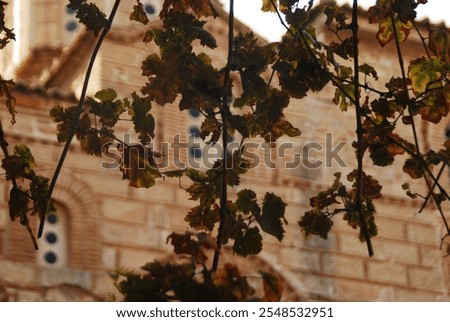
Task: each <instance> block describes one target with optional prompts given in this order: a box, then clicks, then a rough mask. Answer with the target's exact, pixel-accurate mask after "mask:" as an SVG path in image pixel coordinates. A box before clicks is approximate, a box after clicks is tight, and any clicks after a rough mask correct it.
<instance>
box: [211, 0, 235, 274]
mask: <svg viewBox="0 0 450 322" xmlns="http://www.w3.org/2000/svg"><path fill="white" fill-rule="evenodd" d="M229 9H230V10H229V16H228V59H227V65H226V66H225V75H224V88H225V94H224V96H223V98H222V109H221V116H222V123H223V124H222V150H223V151H222V158H223V161H222V182H221V191H220V222H219V229H218V232H217V248H216V250H215V251H214V258H213V264H212V271H213V272H216V271H217V268H218V266H219V259H220V250H221V248H222V243H223V234H224V229H225V220H226V217H227V214H228V205H227V201H228V182H227V169H228V151H227V147H228V140H227V139H228V137H227V134H228V115H229V114H230V104H231V101H232V99H231V98H232V93H231V86H229V82H230V72H231V68H232V66H231V65H232V64H233V40H234V0H231V1H230V8H229Z"/></svg>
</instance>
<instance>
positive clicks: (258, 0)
mask: <svg viewBox="0 0 450 322" xmlns="http://www.w3.org/2000/svg"><path fill="white" fill-rule="evenodd" d="M220 1H221V2H222V3H223V4H224V6H225V8H228V6H229V2H230V1H229V0H220ZM315 2H316V3H318V2H319V0H315ZM337 2H338V3H339V4H343V3H350V4H351V3H353V1H349V0H337ZM375 2H376V0H360V1H358V3H359V4H360V6H361V7H363V8H365V9H367V8H369V7H370V6H372V5H374V4H375ZM300 3H301V4H303V5H305V6H306V5H307V4H308V0H301V1H300ZM261 4H262V0H234V7H235V17H236V18H237V19H239V20H241V21H242V22H244V23H246V24H247V25H250V26H251V27H253V29H254V30H255V31H256V32H257V33H259V34H261V35H263V36H264V37H266V38H267V39H268V40H269V41H276V40H278V39H279V38H280V37H281V35H282V34H283V33H284V30H285V29H284V27H283V26H282V25H281V24H280V21H279V20H278V17H277V15H276V14H274V13H264V12H261V11H260V9H261ZM417 15H418V18H419V19H423V18H425V17H428V18H429V19H430V20H431V21H432V22H440V21H443V20H446V21H447V25H449V24H450V1H448V0H428V3H427V4H425V5H419V6H418V8H417Z"/></svg>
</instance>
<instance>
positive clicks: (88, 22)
mask: <svg viewBox="0 0 450 322" xmlns="http://www.w3.org/2000/svg"><path fill="white" fill-rule="evenodd" d="M67 8H69V9H71V10H73V11H75V12H76V17H77V18H78V20H79V21H80V23H82V24H84V25H85V26H86V29H87V30H89V31H91V32H92V33H93V34H94V36H98V34H99V33H100V31H102V29H104V28H109V22H108V20H107V19H106V15H105V14H104V13H103V12H101V10H100V9H99V8H98V7H97V5H95V4H94V3H92V2H91V3H87V1H86V0H69V4H68V5H67Z"/></svg>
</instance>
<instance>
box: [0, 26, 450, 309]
mask: <svg viewBox="0 0 450 322" xmlns="http://www.w3.org/2000/svg"><path fill="white" fill-rule="evenodd" d="M126 26H127V23H126V22H125V20H123V25H121V28H126ZM224 26H225V24H224V22H223V21H221V20H220V19H219V20H216V21H215V23H214V30H215V31H216V32H217V33H218V34H219V35H220V36H219V41H218V42H219V43H225V41H226V35H225V33H223V32H222V30H223V29H224ZM123 30H126V29H121V30H120V32H122V33H119V34H115V35H114V34H112V36H111V37H110V38H109V39H108V40H107V42H106V43H105V46H104V50H103V51H102V55H101V58H100V62H99V65H100V67H99V74H98V77H99V82H100V84H98V86H100V87H103V88H106V87H114V88H116V89H118V91H119V94H120V95H121V96H124V95H129V93H131V92H132V91H139V87H140V86H141V85H142V84H143V81H142V77H141V76H140V71H139V66H140V63H139V62H140V61H141V60H142V59H143V58H144V57H145V55H147V54H148V53H149V52H152V51H153V50H154V48H153V47H151V46H150V45H148V46H144V45H142V44H140V39H137V38H136V39H127V38H126V37H124V33H123ZM318 32H320V30H319V31H318ZM125 34H126V33H125ZM368 37H369V36H363V37H362V46H361V50H362V51H364V52H366V53H369V54H368V55H367V56H364V59H366V60H367V62H368V63H373V64H375V65H377V66H378V65H380V67H379V68H382V69H384V70H386V72H389V73H392V70H394V69H395V66H396V63H395V61H392V59H391V57H392V56H391V55H392V48H390V49H389V48H388V49H387V51H381V50H379V51H374V50H373V49H372V47H369V46H368V45H365V43H364V41H367V42H369V41H370V43H371V42H372V38H368ZM416 47H417V46H416V45H415V44H414V43H412V44H411V45H409V48H408V49H407V50H408V51H414V50H415V48H416ZM130 48H132V49H130ZM130 50H132V51H133V53H134V56H133V57H130V56H129V52H130ZM225 57H226V53H225V51H224V52H221V53H218V54H216V58H217V59H218V60H219V61H220V63H222V64H223V62H224V61H225ZM219 65H220V64H219ZM380 74H381V75H384V74H386V75H387V73H380ZM381 78H383V77H381ZM79 81H80V80H79V79H76V80H74V84H73V85H74V86H72V87H73V88H76V85H77V84H78V83H77V82H79ZM385 81H386V79H383V80H382V81H381V84H383V82H385ZM96 86H97V85H96ZM17 96H18V97H17V99H18V105H19V108H18V110H19V114H18V122H17V124H16V125H15V126H14V127H10V126H6V124H7V122H4V126H6V131H7V133H8V138H9V139H10V141H11V143H14V142H22V143H26V144H29V145H30V146H31V148H32V151H33V154H34V156H35V159H36V160H37V162H38V164H39V167H40V169H41V170H42V171H44V173H47V174H48V175H51V173H52V171H53V169H54V166H55V164H56V161H57V159H58V157H59V154H60V151H61V149H62V145H60V144H57V143H56V142H55V136H54V134H55V125H54V124H52V123H50V122H49V120H48V117H47V115H48V110H49V108H51V107H52V106H55V105H57V104H61V105H70V104H73V102H72V101H70V100H69V99H67V100H66V99H62V98H57V97H51V96H46V95H42V94H39V93H35V92H31V91H24V92H18V93H17ZM332 97H333V89H332V88H331V87H327V88H326V89H325V90H324V91H323V92H322V93H321V94H320V95H312V94H311V95H308V96H307V97H306V98H305V99H304V100H301V101H293V102H292V104H291V106H290V107H289V109H288V111H287V117H288V119H289V120H290V121H291V122H292V123H293V124H294V126H297V127H299V128H300V129H301V130H302V132H303V134H302V136H301V137H300V138H299V139H296V140H295V141H293V146H294V148H293V149H294V150H288V152H289V153H293V152H301V147H302V146H303V145H304V144H307V143H309V142H317V143H319V144H322V145H323V146H325V143H326V138H327V136H326V133H327V132H329V133H332V134H333V142H334V143H333V144H337V143H338V142H339V141H345V140H347V141H348V140H350V141H352V140H353V138H354V127H355V125H354V123H355V121H354V111H353V110H352V109H351V108H350V109H349V111H347V112H340V111H339V110H338V108H337V107H336V106H334V104H333V103H332V102H331V98H332ZM152 112H153V113H154V115H155V116H156V117H157V124H158V128H157V138H156V143H157V146H158V144H160V143H162V142H167V141H168V142H170V141H171V140H172V138H173V136H174V135H176V134H178V133H179V134H180V140H181V141H183V140H186V139H187V135H188V133H187V129H188V126H189V125H190V124H191V123H192V122H195V121H194V120H192V118H190V117H189V116H188V115H187V113H179V112H178V111H177V108H176V107H175V106H173V105H168V106H165V107H160V106H157V105H156V104H155V105H154V106H153V110H152ZM2 113H3V112H2ZM7 118H8V117H7V116H5V115H4V114H2V119H4V120H6V119H7ZM418 123H419V129H420V133H421V136H422V139H423V142H424V144H428V145H430V146H431V147H433V148H435V149H438V148H439V143H438V142H442V135H443V134H442V133H443V128H442V126H441V127H433V126H428V127H427V128H424V127H423V126H422V125H421V122H420V120H418ZM120 131H122V132H123V133H127V131H128V128H127V126H126V125H123V126H122V127H121V129H120ZM406 131H409V130H408V129H405V133H406V135H407V136H408V137H409V138H411V135H410V134H409V132H406ZM349 138H350V139H349ZM283 140H284V141H283ZM283 140H282V142H285V143H288V142H290V141H289V140H287V139H283ZM258 142H260V141H258ZM295 149H298V150H295ZM183 153H184V154H182V156H181V157H182V158H187V152H186V151H185V152H183ZM258 153H259V154H258V155H259V157H260V158H263V157H264V155H263V154H262V152H261V151H258ZM289 153H288V154H286V158H287V159H288V160H292V159H291V157H292V156H291V155H290V154H289ZM341 156H342V157H343V159H344V161H345V162H346V164H347V166H348V167H341V166H340V165H339V164H337V163H336V162H334V163H332V164H331V165H330V167H322V168H320V169H319V170H317V171H315V172H307V170H305V169H304V168H300V169H290V170H286V169H285V168H283V162H282V161H283V160H281V158H280V159H279V160H275V161H276V163H277V167H276V168H275V169H270V168H268V167H265V166H259V167H257V168H255V169H252V170H251V171H250V172H249V175H248V176H246V177H245V178H244V179H243V183H242V187H251V188H252V189H254V190H255V191H256V192H257V193H258V195H259V196H261V195H263V194H264V193H265V192H266V191H271V192H274V193H276V194H278V195H280V196H281V197H282V198H284V200H285V201H286V202H287V203H288V207H287V213H286V218H287V220H288V222H289V225H288V226H287V228H286V230H287V232H286V239H285V241H283V243H282V244H280V243H279V242H278V241H277V240H275V239H274V238H273V237H271V236H264V240H265V246H264V251H263V252H262V253H261V255H259V256H257V257H255V258H250V259H246V260H245V261H244V262H242V261H243V260H242V259H236V260H238V261H239V262H242V263H243V264H242V266H243V267H246V268H251V267H259V266H260V265H264V266H266V267H268V268H270V269H271V270H274V271H277V272H278V273H279V274H281V275H282V276H283V277H284V279H285V280H286V282H287V284H288V285H289V288H287V289H288V290H289V291H288V292H287V293H286V298H285V299H286V300H289V299H302V300H337V301H360V300H363V301H409V300H411V301H448V300H449V299H450V297H449V280H450V278H449V275H448V274H449V271H450V269H449V265H450V262H449V258H448V257H445V258H444V257H443V250H440V249H439V245H440V238H441V237H442V236H443V227H442V224H441V220H440V218H439V215H438V213H437V211H436V210H435V209H434V208H433V207H432V206H429V207H428V208H427V209H426V210H425V211H424V212H423V213H421V214H418V213H417V211H418V209H419V208H420V206H421V205H420V203H418V202H416V201H413V200H411V199H408V198H407V197H406V196H405V193H404V192H403V190H401V188H400V186H401V184H402V183H403V182H405V181H408V180H409V179H408V178H407V177H406V176H405V175H403V173H402V172H401V166H402V162H401V161H402V157H400V158H399V160H398V162H396V166H395V167H394V168H372V167H370V168H368V172H369V173H370V174H372V175H374V176H376V177H378V178H380V182H381V183H382V184H383V186H384V190H383V193H384V199H382V200H381V201H379V202H377V203H376V206H377V210H378V214H377V219H376V220H377V224H378V228H379V234H378V236H377V237H376V238H375V239H374V240H373V244H374V250H375V256H374V257H373V258H369V257H368V256H367V251H366V247H365V245H364V244H362V243H360V242H359V241H358V232H357V231H355V230H353V229H352V228H351V227H349V226H347V224H346V223H345V222H344V221H343V220H342V219H341V218H338V217H336V218H335V219H334V227H333V231H332V232H331V233H330V234H329V237H328V239H327V240H322V239H319V238H316V237H311V238H310V239H308V240H305V239H304V238H303V236H302V234H301V232H300V229H299V227H298V226H297V224H296V222H297V221H298V219H299V218H300V216H301V215H302V214H303V213H304V212H305V211H306V210H307V209H308V207H309V206H308V203H309V198H310V197H311V196H313V195H314V194H315V193H316V192H317V191H319V190H321V189H323V188H324V187H326V186H328V185H329V184H330V183H331V181H332V179H333V173H334V172H336V171H342V172H343V174H344V175H345V174H347V173H348V172H350V171H351V169H352V167H354V166H355V160H354V153H353V150H352V149H351V142H349V143H347V145H346V146H345V147H344V148H343V149H342V152H341ZM316 157H317V159H318V160H322V161H325V160H324V158H325V156H324V153H323V151H319V152H317V154H316ZM101 161H102V160H101V159H99V158H94V157H90V156H87V155H85V154H84V153H83V152H82V151H81V150H80V148H79V145H78V143H74V144H73V146H72V148H71V151H70V153H69V156H68V158H67V159H66V163H65V167H64V171H63V173H62V175H61V178H60V181H59V184H58V187H57V189H56V191H55V197H56V199H57V201H58V202H59V203H61V204H62V205H63V206H64V207H66V208H67V212H68V213H69V216H70V221H69V222H70V224H69V229H68V232H67V233H68V236H69V238H70V246H69V250H68V252H69V256H70V260H69V263H68V265H67V267H63V268H51V267H43V266H38V265H37V264H36V262H35V254H34V252H33V251H32V248H31V242H30V241H29V240H28V239H27V236H26V232H25V231H24V229H23V227H21V226H20V225H19V224H18V223H10V222H9V218H8V214H7V210H6V205H7V191H8V189H7V188H8V187H7V184H5V183H4V182H2V184H1V185H0V194H1V199H0V277H1V279H0V291H1V290H2V289H3V290H6V293H7V294H8V296H9V299H11V300H38V299H39V298H41V299H45V300H55V299H67V298H69V299H72V300H88V299H91V300H98V299H99V297H97V296H100V297H101V298H102V299H105V298H107V296H108V294H115V295H117V291H116V290H115V289H114V287H113V285H112V280H111V279H110V277H109V276H108V272H109V271H112V270H114V269H115V268H116V267H127V268H138V267H140V266H142V265H143V264H145V263H146V262H148V261H152V260H154V259H166V258H168V256H170V255H171V254H172V252H171V247H169V246H168V245H166V237H167V235H168V234H170V233H171V232H172V231H178V232H183V231H185V230H186V227H187V224H186V223H185V222H184V220H183V218H184V216H185V214H186V211H187V209H189V207H191V206H192V205H193V203H192V202H191V201H189V200H187V198H188V195H187V194H186V192H185V191H184V190H182V189H180V188H179V187H178V181H177V180H173V179H167V180H166V181H159V182H158V184H157V186H156V187H153V188H151V189H149V190H147V189H140V190H137V189H134V188H130V187H128V186H127V182H124V181H122V176H121V173H120V172H119V170H118V169H109V170H108V169H102V168H101V167H100V164H101ZM368 161H369V160H368ZM415 184H416V185H418V186H420V185H421V184H422V183H420V182H417V183H415ZM445 184H447V185H448V182H446V183H445ZM236 192H237V191H236V190H232V191H231V194H233V193H236ZM232 260H233V259H232ZM252 265H253V266H252ZM65 283H71V284H75V285H78V286H79V288H73V287H72V288H64V286H62V285H65ZM61 290H63V291H61ZM85 290H89V292H88V293H93V294H95V296H92V295H89V294H88V293H86V292H85ZM64 292H66V293H67V294H64ZM2 294H3V293H2ZM43 294H45V296H44V295H43ZM49 294H50V295H49Z"/></svg>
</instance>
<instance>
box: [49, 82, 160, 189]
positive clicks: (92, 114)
mask: <svg viewBox="0 0 450 322" xmlns="http://www.w3.org/2000/svg"><path fill="white" fill-rule="evenodd" d="M131 99H132V101H131V102H130V101H129V100H128V99H127V98H125V99H118V98H117V93H116V92H115V91H114V90H113V89H104V90H100V91H98V92H97V93H96V94H95V95H94V97H89V98H88V99H87V100H86V104H87V108H86V109H85V111H84V113H82V115H81V116H80V118H79V119H77V118H76V109H77V107H76V106H71V107H68V108H63V107H61V106H56V107H54V108H53V109H51V111H50V117H51V118H52V120H53V121H54V122H55V123H57V139H58V141H59V142H65V141H66V140H67V138H68V137H69V136H70V134H71V132H72V131H73V130H74V128H75V129H76V130H75V136H76V138H77V139H78V141H79V142H80V144H81V147H82V149H83V150H84V151H85V152H86V153H87V154H91V155H95V156H98V157H100V156H102V155H108V154H109V153H112V152H111V151H110V150H111V149H112V148H113V147H114V145H113V143H114V142H117V144H116V145H115V146H116V148H117V151H115V152H116V154H119V155H120V158H119V159H118V160H117V161H118V162H119V164H118V168H119V169H120V171H121V172H122V174H123V179H127V180H129V185H130V186H133V187H136V188H140V187H145V188H149V187H151V186H153V185H154V184H155V179H156V178H159V177H161V174H160V172H159V169H158V166H157V163H156V161H155V158H157V157H160V154H159V153H157V152H155V151H153V150H152V149H151V148H150V147H148V144H149V143H150V142H151V140H152V138H154V136H155V120H154V117H153V115H152V114H151V113H150V110H151V107H152V105H151V102H150V100H149V99H148V98H143V97H140V96H139V95H138V94H136V93H132V94H131ZM121 117H127V118H124V119H122V118H121ZM125 120H128V121H131V123H132V124H133V126H134V130H135V132H136V134H137V137H138V139H139V142H140V144H130V143H129V142H124V141H122V140H120V139H119V138H118V137H117V136H116V135H115V130H114V127H115V126H116V125H117V124H118V122H120V121H125Z"/></svg>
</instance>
